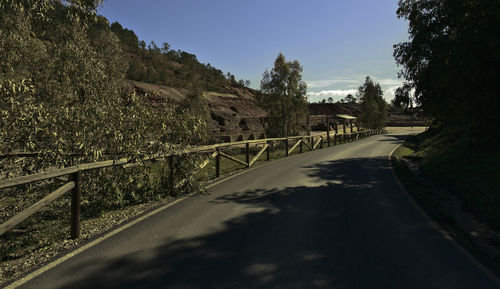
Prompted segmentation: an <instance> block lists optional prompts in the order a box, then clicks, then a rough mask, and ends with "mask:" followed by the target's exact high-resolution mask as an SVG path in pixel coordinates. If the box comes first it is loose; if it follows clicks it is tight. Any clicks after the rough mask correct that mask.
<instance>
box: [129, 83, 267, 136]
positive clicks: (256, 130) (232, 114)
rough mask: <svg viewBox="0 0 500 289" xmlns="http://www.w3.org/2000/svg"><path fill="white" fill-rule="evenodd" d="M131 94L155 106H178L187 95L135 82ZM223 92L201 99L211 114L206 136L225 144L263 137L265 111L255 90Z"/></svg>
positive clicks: (180, 90) (173, 88)
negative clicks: (166, 103)
mask: <svg viewBox="0 0 500 289" xmlns="http://www.w3.org/2000/svg"><path fill="white" fill-rule="evenodd" d="M127 86H128V88H129V89H130V90H131V91H135V92H136V93H137V94H138V95H142V96H144V97H146V98H147V100H148V101H149V102H150V103H151V104H153V105H154V103H162V102H168V103H169V104H171V105H172V106H177V105H179V104H180V103H181V102H182V101H183V100H184V99H185V98H186V95H187V94H188V93H189V91H188V90H187V89H184V88H175V87H169V86H163V85H156V84H149V83H145V82H138V81H127ZM222 89H223V92H212V91H209V92H205V93H204V94H203V98H204V100H205V101H206V104H205V105H206V108H207V110H208V113H209V115H210V118H209V119H208V129H209V134H210V135H212V136H216V137H219V138H221V139H223V140H226V141H236V140H243V139H245V140H246V139H252V138H259V137H263V136H264V134H265V128H264V119H265V117H266V116H267V113H266V111H264V110H263V109H261V108H260V107H259V106H257V103H256V101H255V98H254V95H255V91H254V90H252V89H250V88H246V87H223V88H222Z"/></svg>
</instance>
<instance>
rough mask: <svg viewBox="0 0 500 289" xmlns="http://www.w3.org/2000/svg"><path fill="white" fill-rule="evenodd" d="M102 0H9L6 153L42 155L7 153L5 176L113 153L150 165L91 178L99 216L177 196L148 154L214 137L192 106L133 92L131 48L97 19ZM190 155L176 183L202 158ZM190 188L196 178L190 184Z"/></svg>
mask: <svg viewBox="0 0 500 289" xmlns="http://www.w3.org/2000/svg"><path fill="white" fill-rule="evenodd" d="M98 4H99V1H88V0H86V1H76V0H74V1H48V0H47V1H31V0H25V1H8V0H1V1H0V9H1V13H0V39H2V41H1V42H0V58H1V59H2V66H1V67H0V114H1V118H0V153H3V154H5V153H10V152H18V151H22V152H34V153H37V156H36V157H34V158H21V159H17V160H12V159H2V160H1V161H0V178H5V177H12V176H15V175H25V174H30V173H35V172H39V171H44V170H48V169H51V168H57V167H64V166H70V165H74V164H78V163H84V162H94V161H100V160H105V159H117V158H122V157H129V158H132V159H136V160H138V161H139V162H140V164H141V166H139V167H136V168H132V169H127V171H126V172H125V171H124V169H119V168H116V169H109V170H99V171H95V172H91V173H88V174H85V175H84V177H85V180H84V188H83V191H84V196H83V198H84V200H83V202H84V210H85V212H86V213H87V214H91V215H92V214H98V213H99V212H100V211H102V210H103V209H106V208H109V207H116V206H123V205H127V204H130V203H135V202H140V201H144V200H146V199H150V198H154V197H155V196H158V194H165V193H172V192H168V191H165V189H164V188H165V187H168V186H166V183H165V182H166V180H165V179H164V178H156V179H151V178H150V173H149V168H148V165H147V164H146V163H143V162H142V161H141V160H142V159H143V158H144V157H145V156H148V155H150V154H153V153H162V154H167V153H169V152H171V151H172V150H175V149H177V148H180V147H183V146H186V145H188V144H196V143H199V142H202V141H203V140H204V138H205V123H204V120H203V119H202V118H200V117H199V116H198V115H197V114H196V112H195V111H193V109H192V107H191V106H186V107H184V108H183V111H182V113H180V114H177V113H176V112H175V111H173V110H172V109H168V108H166V107H151V106H150V105H147V104H146V103H145V102H144V100H143V99H141V98H139V97H137V96H136V95H135V94H129V93H127V92H125V91H124V88H123V83H122V82H123V79H124V76H125V73H126V71H127V63H126V62H124V61H123V57H122V55H123V52H122V50H121V46H122V45H121V44H120V41H119V39H118V38H117V37H116V36H115V34H114V33H113V32H112V31H111V28H110V27H109V24H108V23H107V22H106V21H105V19H103V18H99V17H96V16H95V8H96V7H97V5H98ZM115 29H116V25H115ZM125 34H127V33H125ZM127 35H128V36H130V35H131V34H130V33H128V34H127ZM129 38H130V39H132V40H134V39H133V37H129ZM133 42H135V40H134V41H133ZM184 158H185V161H184V162H183V166H185V167H184V168H183V169H182V170H180V169H178V170H176V174H177V175H176V178H177V179H183V178H185V176H189V175H191V173H190V172H191V170H192V169H193V167H194V161H195V159H193V158H191V157H184ZM163 167H164V168H163V169H164V170H165V169H166V165H163ZM164 175H167V174H164ZM189 186H191V187H192V186H196V184H194V183H192V182H187V183H185V184H184V187H186V188H188V187H189ZM34 189H36V187H30V189H29V190H28V193H29V192H30V191H32V190H34ZM3 209H4V208H3Z"/></svg>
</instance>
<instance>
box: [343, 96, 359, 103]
mask: <svg viewBox="0 0 500 289" xmlns="http://www.w3.org/2000/svg"><path fill="white" fill-rule="evenodd" d="M356 101H357V100H356V97H354V96H353V95H352V94H348V95H347V96H346V97H345V98H344V102H345V103H356Z"/></svg>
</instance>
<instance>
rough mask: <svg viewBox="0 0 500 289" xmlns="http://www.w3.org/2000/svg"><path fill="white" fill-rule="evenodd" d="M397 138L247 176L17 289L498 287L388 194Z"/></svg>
mask: <svg viewBox="0 0 500 289" xmlns="http://www.w3.org/2000/svg"><path fill="white" fill-rule="evenodd" d="M402 138H403V137H402V133H401V132H400V133H394V134H389V135H385V136H384V135H380V136H373V137H370V138H367V139H363V140H361V141H358V142H354V143H349V144H343V145H340V146H336V147H331V148H327V149H323V150H318V151H314V152H310V153H304V154H301V155H297V156H293V157H289V158H286V159H282V160H279V161H276V162H273V163H269V164H267V165H264V166H261V167H259V168H256V169H252V170H250V171H247V172H246V173H244V174H242V175H239V176H236V177H234V178H232V179H229V180H227V181H225V182H223V183H221V184H218V185H216V186H214V187H212V188H211V189H210V194H209V195H204V196H197V197H191V198H188V199H186V200H184V201H182V202H179V203H177V204H175V205H173V206H171V207H170V208H168V209H166V210H164V211H162V212H160V213H158V214H156V215H154V216H152V217H150V218H148V219H146V220H144V221H142V222H140V223H138V224H136V225H134V226H132V227H130V228H128V229H126V230H123V231H122V232H120V233H118V234H115V235H114V236H112V237H110V238H109V239H106V240H105V241H103V242H101V243H99V244H97V245H95V246H93V247H91V248H90V249H88V250H86V251H84V252H83V253H80V254H78V255H76V256H75V257H73V258H70V259H69V260H67V261H65V262H63V263H61V264H60V265H58V266H56V267H54V268H53V269H51V270H49V271H47V272H45V273H44V274H42V275H40V276H38V277H36V278H34V279H32V280H31V281H29V282H28V283H26V284H24V285H23V286H22V288H370V289H371V288H398V289H399V288H440V289H443V288H454V289H456V288H498V287H497V286H496V284H495V283H494V282H493V281H492V280H491V279H489V277H488V276H487V275H486V274H485V273H484V272H483V271H481V270H480V269H478V267H476V266H475V265H474V264H473V263H472V262H471V260H470V259H469V258H467V257H466V256H465V255H464V254H462V253H461V252H460V251H459V250H458V249H457V248H456V247H455V246H453V245H452V243H451V242H450V241H448V240H446V239H445V238H444V237H443V236H442V235H441V234H440V233H439V232H438V231H436V230H435V229H433V228H432V227H431V226H430V225H429V223H428V221H427V220H426V219H425V218H424V217H423V216H422V215H421V214H420V213H419V211H418V210H417V208H416V207H415V206H414V205H413V204H412V203H411V202H410V200H409V199H408V198H407V197H406V195H405V194H404V193H403V192H402V190H401V189H400V188H399V186H398V185H397V183H396V181H395V179H394V177H393V175H392V172H391V168H390V166H389V161H388V158H387V156H388V155H389V153H390V152H391V151H392V150H393V149H394V148H395V147H396V146H397V145H398V144H399V143H400V142H401V141H402Z"/></svg>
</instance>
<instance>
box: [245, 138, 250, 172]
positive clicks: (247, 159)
mask: <svg viewBox="0 0 500 289" xmlns="http://www.w3.org/2000/svg"><path fill="white" fill-rule="evenodd" d="M245 157H246V158H245V159H246V161H247V168H249V167H250V144H249V143H246V144H245Z"/></svg>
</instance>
